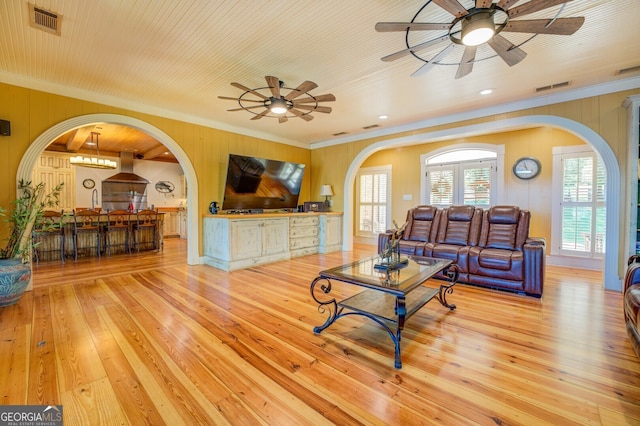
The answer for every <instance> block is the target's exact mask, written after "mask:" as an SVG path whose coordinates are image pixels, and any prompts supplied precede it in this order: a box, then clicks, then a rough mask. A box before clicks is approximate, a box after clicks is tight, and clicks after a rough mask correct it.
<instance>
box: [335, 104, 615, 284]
mask: <svg viewBox="0 0 640 426" xmlns="http://www.w3.org/2000/svg"><path fill="white" fill-rule="evenodd" d="M534 126H549V127H556V128H559V129H563V130H565V131H567V132H570V133H572V134H574V135H576V136H577V137H579V138H581V139H582V140H584V141H585V142H586V143H588V144H589V145H591V146H592V147H593V149H594V150H595V151H596V152H597V153H598V154H599V155H600V158H601V159H602V161H603V163H604V165H605V168H606V171H607V185H606V193H607V198H606V205H607V219H606V224H607V226H606V228H607V230H608V234H610V237H609V238H608V239H607V241H606V248H605V251H606V254H605V259H604V286H605V288H606V289H608V290H616V291H621V290H622V281H621V277H620V276H619V274H618V266H619V265H618V254H619V253H618V252H619V249H618V247H619V241H620V232H621V223H620V220H619V219H620V176H621V175H620V167H619V166H618V161H617V159H616V157H615V154H614V153H613V150H612V149H611V147H610V146H609V144H608V143H607V142H606V141H605V140H604V139H603V138H602V136H600V135H599V134H597V133H596V132H595V131H593V130H592V129H591V128H589V127H587V126H585V125H584V124H581V123H578V122H576V121H574V120H570V119H567V118H563V117H556V116H551V115H531V116H523V117H516V118H510V119H505V120H500V121H491V122H487V123H481V124H474V125H471V126H464V127H459V128H454V129H445V130H438V131H435V132H427V133H422V134H416V135H410V136H405V137H401V138H396V139H389V140H384V141H380V142H377V143H374V144H372V145H370V146H368V147H366V148H364V149H363V150H362V151H360V152H359V153H358V155H357V156H356V157H355V158H354V160H353V161H352V163H351V165H350V166H349V169H348V170H347V174H346V176H345V180H344V201H343V203H344V224H343V236H344V239H343V250H347V251H350V250H352V249H353V227H354V224H353V214H354V212H353V209H354V206H353V203H352V200H353V197H354V193H353V191H354V190H353V188H354V183H355V176H356V174H357V173H358V170H359V169H360V166H361V165H362V163H363V162H364V160H365V159H366V158H367V157H369V156H370V155H372V154H373V153H375V152H378V151H381V150H384V149H388V148H391V147H401V146H408V145H415V144H419V143H429V142H435V141H442V140H447V139H451V138H455V137H463V136H464V137H467V136H471V135H480V134H488V133H494V132H503V131H508V130H515V129H524V128H529V127H534Z"/></svg>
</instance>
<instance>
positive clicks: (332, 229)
mask: <svg viewBox="0 0 640 426" xmlns="http://www.w3.org/2000/svg"><path fill="white" fill-rule="evenodd" d="M337 244H342V218H341V217H328V218H327V245H328V246H334V245H337Z"/></svg>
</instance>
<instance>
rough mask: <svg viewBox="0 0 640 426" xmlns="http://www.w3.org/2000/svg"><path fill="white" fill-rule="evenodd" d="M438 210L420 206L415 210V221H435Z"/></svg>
mask: <svg viewBox="0 0 640 426" xmlns="http://www.w3.org/2000/svg"><path fill="white" fill-rule="evenodd" d="M437 211H438V209H437V208H436V207H432V206H418V207H416V208H415V209H413V219H414V220H433V219H434V218H435V217H436V212H437Z"/></svg>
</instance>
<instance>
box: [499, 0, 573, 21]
mask: <svg viewBox="0 0 640 426" xmlns="http://www.w3.org/2000/svg"><path fill="white" fill-rule="evenodd" d="M570 1H573V0H529V1H528V2H527V3H525V4H523V5H522V6H518V7H514V8H513V9H509V10H508V13H509V19H513V18H519V17H521V16H524V15H528V14H530V13H534V12H538V11H540V10H544V9H547V8H549V7H552V6H557V5H559V4H563V3H569V2H570Z"/></svg>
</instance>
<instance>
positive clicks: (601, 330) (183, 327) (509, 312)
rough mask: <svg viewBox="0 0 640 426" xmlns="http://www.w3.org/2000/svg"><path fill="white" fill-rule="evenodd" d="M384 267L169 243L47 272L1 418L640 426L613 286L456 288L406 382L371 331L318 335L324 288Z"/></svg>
mask: <svg viewBox="0 0 640 426" xmlns="http://www.w3.org/2000/svg"><path fill="white" fill-rule="evenodd" d="M372 250H373V248H372V247H370V246H364V245H360V246H357V247H356V249H355V250H354V252H349V253H346V252H345V253H343V252H338V253H332V254H328V255H312V256H306V257H301V258H297V259H294V260H291V261H286V262H279V263H275V264H271V265H266V266H260V267H255V268H252V269H247V270H242V271H236V272H233V273H227V272H223V271H220V270H217V269H214V268H211V267H208V266H204V265H198V266H188V265H186V243H185V241H184V240H178V239H170V240H166V241H165V249H164V251H163V252H160V253H158V254H154V253H146V254H140V255H139V256H137V255H133V256H129V255H118V256H112V257H111V258H105V257H103V258H102V259H100V260H97V259H93V260H79V261H78V262H74V261H68V262H67V263H65V264H64V265H60V264H58V263H44V262H41V263H40V265H39V266H38V267H36V268H35V270H34V290H33V291H31V292H28V293H25V295H24V296H23V298H22V299H21V301H20V302H19V303H18V304H17V305H14V306H12V307H8V308H4V309H1V310H0V334H1V336H0V337H1V338H0V345H1V348H0V353H1V354H2V355H1V356H0V390H2V394H1V395H0V396H1V399H0V404H62V405H63V411H64V424H65V425H81V424H82V425H84V424H131V425H139V424H170V425H177V424H188V425H192V424H234V425H239V424H242V425H245V424H272V425H305V424H308V425H321V424H340V425H346V424H390V425H401V424H402V425H414V424H434V423H440V424H455V425H460V424H485V425H489V424H502V425H507V424H521V425H534V424H535V425H541V424H549V425H560V424H562V425H569V424H579V425H584V424H591V425H599V424H602V425H624V424H639V423H640V360H639V359H638V358H637V357H636V356H635V354H634V353H633V350H632V349H631V345H630V343H629V341H628V339H627V336H626V332H625V328H624V321H623V314H622V296H621V294H619V293H617V292H610V291H605V290H603V286H602V284H601V277H600V274H599V273H595V272H589V271H582V270H571V269H566V268H558V267H548V268H547V281H546V287H545V293H544V297H543V298H542V299H534V298H529V297H525V296H519V295H513V294H509V293H505V292H496V291H490V290H487V289H481V288H475V287H470V286H464V285H458V286H456V287H455V290H454V292H453V294H451V295H450V296H449V297H448V300H449V301H450V302H452V303H455V304H456V305H457V307H458V308H457V310H455V311H449V310H448V309H447V308H445V307H443V306H441V305H440V304H438V303H437V302H436V301H433V302H431V303H430V304H428V305H427V306H425V307H424V308H423V309H422V310H420V311H419V312H418V313H417V314H415V315H414V316H412V317H411V318H410V319H409V321H408V322H407V324H406V326H405V329H404V333H403V340H402V361H403V368H402V369H401V370H397V369H395V368H394V367H393V346H392V343H391V340H390V339H389V336H388V335H387V334H386V332H385V331H383V330H382V329H381V328H380V327H379V326H377V325H376V324H375V323H373V322H371V321H369V320H367V319H364V318H359V317H353V316H348V317H344V318H341V319H340V320H338V321H337V322H336V323H335V324H333V325H332V326H330V327H329V328H328V329H326V330H325V331H323V332H322V334H320V335H314V333H313V332H312V328H313V326H315V325H319V324H322V323H323V322H324V320H325V316H323V315H321V314H320V313H319V312H318V307H317V305H316V304H315V303H314V302H313V300H312V299H311V296H310V292H309V284H310V283H311V281H312V280H313V278H315V276H316V275H317V272H318V271H320V270H322V269H326V268H329V267H332V266H337V265H339V264H342V263H345V262H348V261H351V260H352V259H354V258H357V257H361V256H365V255H368V254H370V253H371V252H372ZM349 291H353V290H352V289H349V288H345V287H343V286H340V285H339V284H334V292H337V293H340V294H343V295H347V294H350V293H349Z"/></svg>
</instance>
